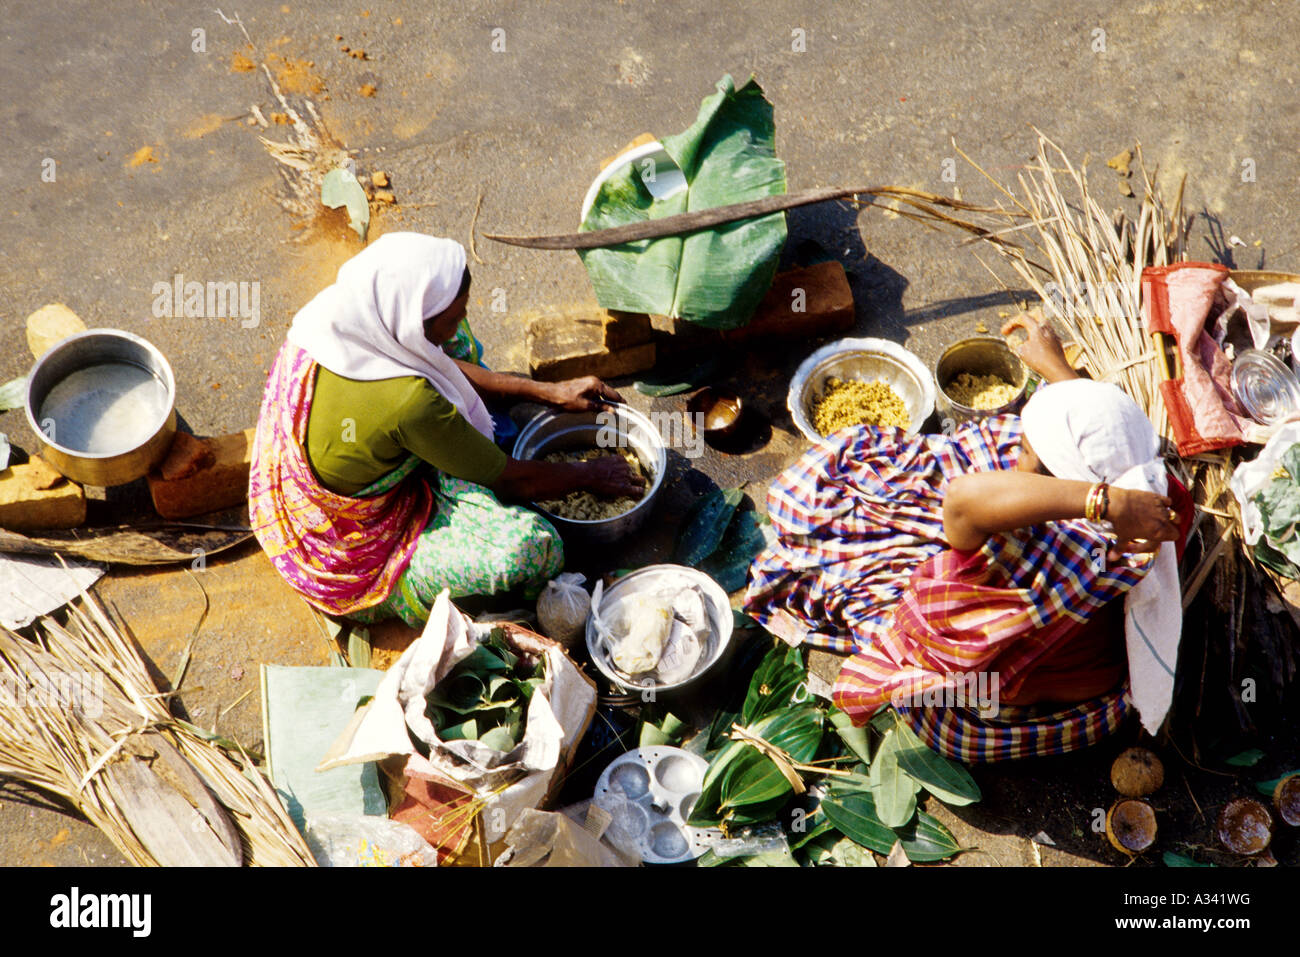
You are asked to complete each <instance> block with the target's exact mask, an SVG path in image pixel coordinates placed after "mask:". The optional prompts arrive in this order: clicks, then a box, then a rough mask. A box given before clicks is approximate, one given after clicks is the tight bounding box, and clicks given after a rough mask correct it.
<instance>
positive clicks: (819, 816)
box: [790, 809, 835, 851]
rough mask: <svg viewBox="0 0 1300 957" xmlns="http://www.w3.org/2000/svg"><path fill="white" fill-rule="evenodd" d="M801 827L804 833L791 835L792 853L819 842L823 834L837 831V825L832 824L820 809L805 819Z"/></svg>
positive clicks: (796, 832)
mask: <svg viewBox="0 0 1300 957" xmlns="http://www.w3.org/2000/svg"><path fill="white" fill-rule="evenodd" d="M800 826H801V827H803V832H802V833H799V832H798V831H795V832H794V833H793V834H791V835H790V850H792V851H797V850H799V848H801V847H803V846H804V845H805V844H809V843H811V842H813V841H815V840H817V838H819V837H821V836H822V835H823V834H826V833H828V832H830V831H833V830H835V825H834V824H832V823H831V822H830V820H829V819H828V818H827V817H826V815H825V813H823V812H822V811H821V810H820V809H819V810H817V811H814V812H813V813H812V814H809V815H808V816H807V817H805V818H804V819H803V821H802V822H801V824H800Z"/></svg>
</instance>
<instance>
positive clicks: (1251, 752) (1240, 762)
mask: <svg viewBox="0 0 1300 957" xmlns="http://www.w3.org/2000/svg"><path fill="white" fill-rule="evenodd" d="M1262 760H1264V752H1263V751H1261V750H1260V749H1259V748H1249V749H1247V750H1245V751H1242V752H1241V753H1240V754H1234V755H1233V756H1232V757H1230V758H1228V760H1226V761H1224V762H1223V763H1224V764H1228V765H1231V766H1232V767H1234V768H1253V767H1254V766H1255V765H1257V764H1259V762H1260V761H1262Z"/></svg>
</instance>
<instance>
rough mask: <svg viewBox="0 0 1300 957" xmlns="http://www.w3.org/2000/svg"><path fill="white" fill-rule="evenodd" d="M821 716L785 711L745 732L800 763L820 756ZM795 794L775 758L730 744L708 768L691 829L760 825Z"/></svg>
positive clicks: (812, 710) (814, 710)
mask: <svg viewBox="0 0 1300 957" xmlns="http://www.w3.org/2000/svg"><path fill="white" fill-rule="evenodd" d="M822 716H823V712H822V711H821V709H820V708H818V707H816V706H815V705H804V706H802V707H798V708H785V709H782V710H780V711H777V712H774V713H773V714H770V715H768V716H767V717H765V718H762V719H760V720H759V721H756V722H754V723H753V724H752V725H750V726H749V727H748V728H747V730H748V731H750V732H751V733H752V734H755V735H758V736H759V737H761V738H763V739H764V740H766V741H768V742H769V743H771V744H773V745H775V746H776V747H778V748H781V749H782V750H784V751H786V752H788V753H789V754H790V756H791V757H792V758H793V759H794V760H795V761H798V762H801V763H802V762H807V761H811V760H812V759H813V757H815V756H816V754H817V748H818V746H819V745H820V744H821V739H822ZM792 790H793V788H792V787H791V785H790V782H789V781H787V780H786V778H785V775H783V774H782V773H781V771H780V769H778V768H777V766H776V764H775V763H774V762H773V761H772V759H771V758H768V757H767V756H766V755H764V754H763V753H762V752H761V751H759V750H758V749H757V748H755V747H753V746H752V745H748V744H745V743H744V742H742V741H732V742H730V743H729V744H727V745H726V746H725V747H724V748H723V749H722V750H721V751H719V752H718V753H717V755H715V756H714V758H713V760H712V761H711V762H710V763H709V768H708V770H707V771H706V772H705V773H704V782H703V784H702V785H701V787H700V797H699V799H698V800H696V802H695V808H694V810H692V811H691V816H690V821H689V822H688V823H690V824H691V825H693V826H697V827H712V826H715V825H717V824H718V823H720V822H721V821H722V820H724V819H725V820H728V821H733V820H734V821H735V823H737V824H741V823H745V824H752V823H760V822H762V821H764V820H768V819H770V815H772V814H775V813H777V812H778V811H779V810H780V809H781V807H782V806H783V805H784V801H785V799H786V797H787V796H788V795H789V793H790V792H791V791H792ZM747 806H748V807H752V808H753V811H752V813H750V814H743V813H742V810H741V809H743V808H746V807H747ZM760 810H761V814H760V813H759V812H760ZM738 815H740V816H738ZM742 818H743V819H742ZM751 818H752V819H751Z"/></svg>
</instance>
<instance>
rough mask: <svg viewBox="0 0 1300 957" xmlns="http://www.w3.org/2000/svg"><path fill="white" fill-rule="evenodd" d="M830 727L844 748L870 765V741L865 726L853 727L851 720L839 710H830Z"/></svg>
mask: <svg viewBox="0 0 1300 957" xmlns="http://www.w3.org/2000/svg"><path fill="white" fill-rule="evenodd" d="M829 717H830V719H831V726H832V727H833V728H834V729H835V733H836V734H838V735H839V736H840V740H841V741H843V742H844V746H845V747H846V748H848V749H849V751H851V752H852V753H853V754H855V755H857V756H858V757H859V758H861V759H862V760H863V761H864V762H865V763H867V764H870V763H871V739H870V736H869V734H868V732H867V729H866V726H865V725H864V726H863V727H861V728H858V727H855V726H854V724H853V719H852V718H850V717H849V716H848V715H847V714H845V713H844V712H843V711H841V710H840V709H839V708H831V709H830V712H829Z"/></svg>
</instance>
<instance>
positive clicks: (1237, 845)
mask: <svg viewBox="0 0 1300 957" xmlns="http://www.w3.org/2000/svg"><path fill="white" fill-rule="evenodd" d="M1215 834H1216V836H1217V837H1218V839H1219V843H1220V844H1222V845H1223V846H1224V847H1226V848H1227V849H1228V850H1230V851H1232V852H1233V853H1234V854H1241V855H1243V856H1245V857H1251V856H1253V855H1255V854H1259V853H1261V852H1262V851H1264V850H1265V849H1266V848H1267V847H1268V845H1269V842H1270V841H1272V840H1273V815H1272V814H1270V813H1269V810H1268V808H1267V807H1265V806H1264V805H1263V804H1261V803H1260V802H1259V801H1256V800H1255V799H1254V798H1234V799H1233V800H1231V801H1229V802H1228V803H1227V804H1225V805H1224V806H1223V810H1221V811H1219V819H1218V821H1217V822H1216V824H1215Z"/></svg>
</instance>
